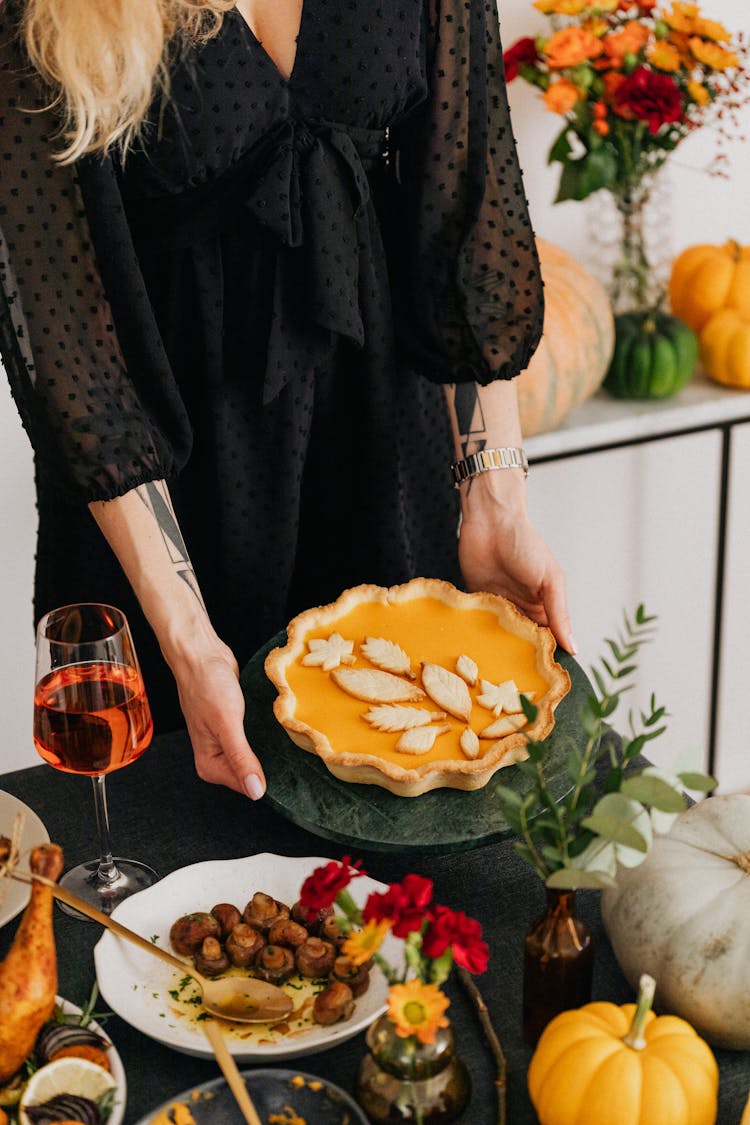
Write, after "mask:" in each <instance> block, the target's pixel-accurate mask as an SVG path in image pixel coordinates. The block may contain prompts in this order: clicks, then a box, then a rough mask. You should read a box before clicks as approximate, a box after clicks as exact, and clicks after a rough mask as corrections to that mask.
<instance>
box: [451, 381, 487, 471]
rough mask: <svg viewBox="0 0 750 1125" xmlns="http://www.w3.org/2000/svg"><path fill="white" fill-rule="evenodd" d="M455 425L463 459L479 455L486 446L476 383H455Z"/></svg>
mask: <svg viewBox="0 0 750 1125" xmlns="http://www.w3.org/2000/svg"><path fill="white" fill-rule="evenodd" d="M454 404H455V409H456V424H457V426H458V436H459V440H460V442H461V450H462V452H463V455H464V457H467V456H468V455H469V454H470V453H480V452H481V451H482V450H483V449H484V447H485V446H486V445H487V438H486V433H487V427H486V424H485V421H484V412H483V410H482V400H481V398H480V396H479V388H478V386H477V385H476V383H457V384H456V387H455V393H454Z"/></svg>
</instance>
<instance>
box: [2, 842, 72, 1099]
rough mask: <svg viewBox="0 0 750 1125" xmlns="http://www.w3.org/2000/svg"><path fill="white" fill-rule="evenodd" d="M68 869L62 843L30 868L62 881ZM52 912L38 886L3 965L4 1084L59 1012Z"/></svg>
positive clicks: (35, 857)
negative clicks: (64, 865) (40, 1033)
mask: <svg viewBox="0 0 750 1125" xmlns="http://www.w3.org/2000/svg"><path fill="white" fill-rule="evenodd" d="M0 858H2V856H1V854H0ZM62 865H63V856H62V850H61V849H60V848H59V847H58V846H57V844H44V845H42V846H41V847H38V848H34V849H33V851H32V853H31V859H30V861H29V866H30V868H31V870H32V872H33V873H34V874H35V875H44V876H45V877H46V878H48V879H52V880H56V879H57V878H58V876H59V874H60V872H61V871H62ZM52 908H53V899H52V890H51V888H50V887H45V886H44V884H43V883H37V882H36V881H35V882H33V883H32V885H31V898H30V900H29V903H28V906H27V907H26V910H25V911H24V914H23V918H22V919H21V923H20V925H19V927H18V930H17V931H16V936H15V938H14V939H13V945H12V946H11V948H10V950H9V952H8V956H7V957H6V958H5V960H4V961H3V962H2V963H0V1082H4V1081H5V1080H7V1079H8V1078H10V1077H11V1075H13V1074H15V1072H16V1071H17V1070H18V1068H19V1067H20V1066H21V1064H22V1063H23V1061H24V1059H26V1058H27V1057H28V1055H29V1054H30V1052H31V1050H32V1048H33V1046H34V1042H35V1040H36V1037H37V1035H38V1034H39V1030H40V1028H41V1026H42V1024H43V1023H44V1022H45V1020H48V1019H49V1018H50V1016H51V1015H52V1012H53V1011H54V1007H55V994H56V992H57V956H56V953H55V936H54V932H53V929H52Z"/></svg>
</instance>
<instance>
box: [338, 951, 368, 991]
mask: <svg viewBox="0 0 750 1125" xmlns="http://www.w3.org/2000/svg"><path fill="white" fill-rule="evenodd" d="M371 965H372V962H371V961H366V962H365V964H364V965H355V964H354V962H353V961H350V960H349V958H348V957H343V956H340V957H337V958H336V960H335V961H334V963H333V977H334V978H335V980H340V981H343V983H344V984H348V985H349V987H350V988H351V990H352V992H353V994H354V996H361V995H362V993H363V992H367V989H368V987H369V984H370V967H371Z"/></svg>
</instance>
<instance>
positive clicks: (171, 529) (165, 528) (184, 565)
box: [135, 481, 205, 609]
mask: <svg viewBox="0 0 750 1125" xmlns="http://www.w3.org/2000/svg"><path fill="white" fill-rule="evenodd" d="M135 491H136V495H137V496H138V497H139V498H140V500H141V502H142V503H143V504H144V505H145V507H146V508H148V510H149V512H151V514H152V516H153V517H154V519H155V520H156V525H157V527H158V528H159V531H160V532H161V537H162V540H163V542H164V546H165V547H166V549H167V552H168V554H169V557H170V559H171V560H172V562H173V564H174V567H175V570H176V571H177V574H178V576H179V577H180V578H181V579H182V581H183V582H184V583H185V584H186V585H187V586H189V588H190V589H191V590H192V591H193V593H194V594H195V596H196V598H197V599H198V601H199V602H200V604H201V605H203V598H202V597H201V592H200V589H199V587H198V581H197V579H196V577H195V571H194V570H193V564H192V563H191V562H190V556H189V555H188V552H187V547H186V546H185V540H184V539H183V538H182V532H181V531H180V527H179V524H178V523H177V517H176V516H175V513H174V508H173V507H172V501H171V499H170V497H169V492H168V491H167V487H166V485H165V484H164V483H163V482H162V481H150V482H149V483H147V484H142V485H140V486H139V487H138V488H137V489H136V490H135ZM204 609H205V606H204Z"/></svg>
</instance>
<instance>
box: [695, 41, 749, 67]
mask: <svg viewBox="0 0 750 1125" xmlns="http://www.w3.org/2000/svg"><path fill="white" fill-rule="evenodd" d="M690 51H691V53H692V55H693V58H694V59H696V60H697V61H698V62H699V63H703V65H704V66H708V67H710V68H711V70H730V69H731V68H732V67H734V66H737V65H738V64H739V59H738V58H737V55H736V54H735V53H734V51H727V50H726V48H724V47H720V46H719V44H718V43H711V42H709V41H708V40H707V39H699V38H698V36H697V35H694V36H693V37H692V39H690Z"/></svg>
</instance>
